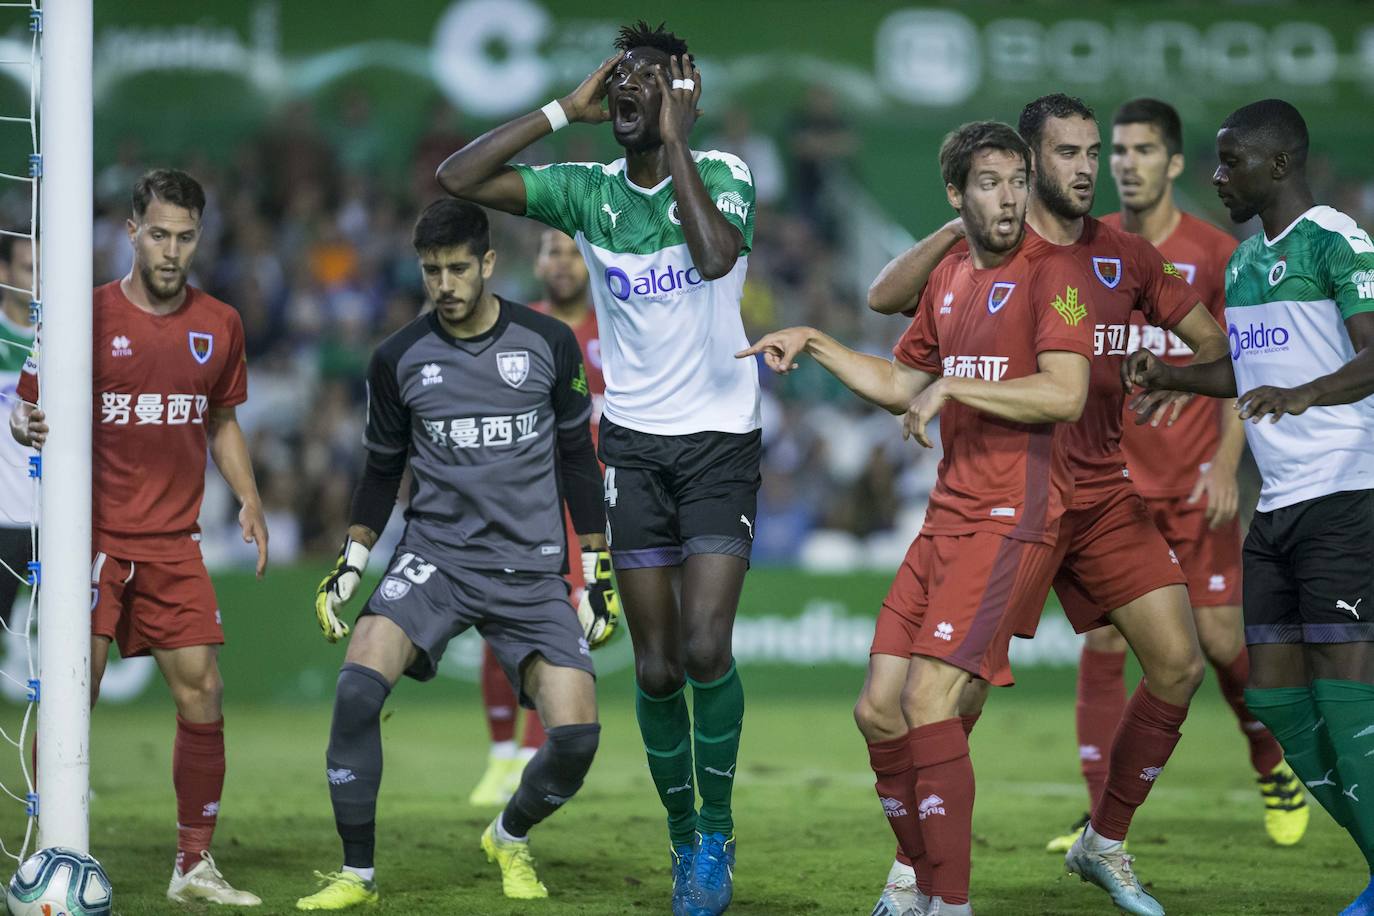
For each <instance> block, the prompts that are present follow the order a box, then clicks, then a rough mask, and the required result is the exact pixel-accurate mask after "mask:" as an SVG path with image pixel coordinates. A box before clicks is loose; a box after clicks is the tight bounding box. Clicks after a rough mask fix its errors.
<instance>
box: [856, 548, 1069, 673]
mask: <svg viewBox="0 0 1374 916" xmlns="http://www.w3.org/2000/svg"><path fill="white" fill-rule="evenodd" d="M1056 565H1057V563H1056V558H1055V553H1054V548H1053V546H1051V545H1049V544H1035V543H1028V542H1026V541H1016V540H1012V539H1011V538H1008V537H1005V536H1003V535H1001V534H997V533H995V532H991V531H976V532H974V533H972V534H961V535H927V534H922V535H920V536H919V537H917V538H916V540H915V541H913V542H912V544H911V547H910V549H908V550H907V554H906V559H904V560H903V561H902V565H901V568H900V569H898V570H897V577H896V578H895V579H894V580H893V582H892V588H891V589H890V590H889V591H888V593H887V598H885V599H884V600H883V607H882V610H881V611H879V612H878V623H877V627H876V629H875V632H874V634H873V647H872V648H871V649H869V654H871V655H872V654H876V655H896V656H900V657H901V658H909V657H911V656H913V655H925V656H929V657H931V658H938V659H940V660H941V661H944V662H948V663H949V664H951V665H953V666H954V667H956V668H962V669H963V670H965V671H967V672H969V673H970V674H972V675H974V676H975V677H980V678H982V679H983V680H985V681H988V682H989V683H991V684H993V685H994V686H997V687H1007V686H1010V685H1011V683H1012V677H1011V665H1010V663H1009V662H1008V661H1007V645H1008V644H1009V643H1010V642H1011V637H1012V634H1013V632H1014V631H1015V628H1016V623H1017V621H1019V620H1022V619H1024V618H1025V617H1026V616H1027V615H1029V614H1030V613H1031V609H1034V612H1035V613H1036V614H1039V613H1040V609H1041V608H1043V607H1044V606H1045V598H1046V596H1047V595H1048V594H1049V590H1050V581H1051V580H1052V579H1053V578H1054V570H1055V567H1056Z"/></svg>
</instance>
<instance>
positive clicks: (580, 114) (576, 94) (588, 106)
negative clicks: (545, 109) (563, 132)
mask: <svg viewBox="0 0 1374 916" xmlns="http://www.w3.org/2000/svg"><path fill="white" fill-rule="evenodd" d="M624 56H625V52H624V51H617V52H616V53H615V54H612V55H611V56H610V57H608V58H606V59H605V60H603V61H602V62H601V66H599V67H597V68H596V69H595V70H593V71H592V73H591V75H589V76H588V77H587V78H586V79H584V80H583V81H582V83H581V85H579V86H578V87H577V88H576V89H574V90H573V91H572V92H571V93H570V94H569V95H565V96H564V97H563V98H561V99H559V100H558V104H560V105H562V106H563V113H564V114H565V115H567V116H568V120H569V121H581V122H582V123H584V124H600V123H602V122H604V121H609V120H610V119H611V113H610V112H609V111H608V110H607V109H606V108H605V106H603V105H602V104H601V103H602V102H603V101H605V99H606V90H607V88H608V86H609V83H610V79H611V71H612V70H614V69H615V65H616V64H618V63H620V60H621V58H623V57H624Z"/></svg>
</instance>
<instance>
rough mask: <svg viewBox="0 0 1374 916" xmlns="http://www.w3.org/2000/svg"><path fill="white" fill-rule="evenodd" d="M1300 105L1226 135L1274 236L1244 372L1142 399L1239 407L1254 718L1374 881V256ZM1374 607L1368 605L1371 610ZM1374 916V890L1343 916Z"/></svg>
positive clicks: (1244, 269)
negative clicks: (1253, 478) (1256, 490)
mask: <svg viewBox="0 0 1374 916" xmlns="http://www.w3.org/2000/svg"><path fill="white" fill-rule="evenodd" d="M1307 148H1308V137H1307V125H1306V124H1305V123H1304V121H1303V118H1302V115H1300V114H1299V113H1298V110H1297V109H1296V108H1294V107H1293V106H1292V105H1290V104H1288V103H1287V102H1284V101H1282V100H1279V99H1266V100H1264V101H1261V102H1255V103H1253V104H1250V105H1246V106H1245V107H1243V108H1239V109H1237V110H1236V111H1234V112H1232V114H1231V115H1230V116H1229V117H1228V118H1227V119H1226V120H1225V121H1224V122H1222V125H1221V129H1220V130H1219V131H1218V132H1217V158H1218V160H1219V164H1218V166H1217V170H1216V173H1215V174H1214V175H1213V178H1212V181H1213V184H1215V185H1216V186H1217V194H1218V195H1219V196H1220V197H1221V199H1222V202H1223V203H1225V204H1226V208H1227V209H1228V210H1229V211H1230V213H1231V218H1232V219H1234V220H1235V221H1236V222H1245V221H1247V220H1249V219H1251V218H1253V217H1254V216H1256V215H1258V216H1259V217H1260V220H1261V222H1262V223H1263V229H1264V231H1263V232H1262V233H1260V234H1257V235H1255V236H1253V237H1251V238H1249V239H1247V240H1246V241H1245V242H1243V243H1242V244H1241V245H1240V247H1239V248H1237V249H1236V251H1235V254H1233V255H1232V256H1231V261H1230V263H1229V264H1228V265H1227V268H1226V318H1227V324H1228V325H1229V333H1230V338H1231V354H1230V358H1229V359H1220V360H1217V361H1215V362H1211V363H1205V364H1201V365H1197V364H1195V365H1190V366H1168V365H1165V364H1164V363H1163V362H1161V361H1160V360H1159V359H1158V358H1156V357H1155V356H1154V355H1153V354H1151V353H1150V352H1149V351H1147V350H1142V351H1139V352H1137V353H1133V354H1131V356H1130V357H1129V358H1128V360H1127V362H1126V364H1125V365H1124V366H1123V369H1122V373H1123V379H1124V381H1125V382H1126V384H1127V387H1128V388H1129V387H1130V386H1132V385H1138V386H1140V387H1143V388H1147V389H1175V390H1184V391H1194V392H1197V393H1199V394H1206V395H1211V396H1213V397H1223V398H1225V397H1234V396H1235V395H1236V393H1237V392H1238V391H1239V392H1240V398H1239V400H1238V402H1237V407H1238V409H1239V410H1240V416H1241V419H1243V420H1250V421H1251V422H1250V423H1249V424H1248V425H1247V426H1246V435H1247V438H1248V440H1249V442H1250V449H1251V451H1252V452H1253V453H1254V455H1255V460H1256V462H1257V463H1258V464H1259V468H1260V474H1261V476H1262V477H1263V486H1262V488H1261V490H1260V500H1259V507H1258V511H1257V512H1256V513H1255V518H1254V521H1253V523H1252V524H1251V527H1250V533H1249V535H1248V536H1247V537H1246V540H1245V551H1244V571H1245V588H1244V610H1245V638H1246V642H1247V644H1248V646H1249V651H1250V660H1251V664H1250V685H1249V688H1248V689H1247V690H1246V691H1245V702H1246V705H1247V706H1248V707H1249V708H1250V710H1251V711H1252V712H1253V713H1254V715H1255V716H1256V718H1258V719H1259V720H1260V721H1261V722H1263V723H1264V724H1265V725H1266V726H1268V727H1269V730H1270V731H1271V732H1273V733H1274V737H1276V738H1277V739H1278V740H1279V743H1280V744H1282V745H1283V750H1284V756H1285V757H1286V758H1287V760H1288V762H1289V764H1290V765H1291V766H1292V768H1293V769H1294V771H1296V772H1297V774H1298V775H1299V776H1300V777H1301V778H1302V780H1303V781H1304V782H1305V783H1306V784H1307V787H1308V789H1309V791H1311V793H1312V795H1313V796H1314V797H1315V798H1316V799H1317V801H1319V802H1320V803H1321V805H1322V807H1324V808H1325V809H1326V810H1327V812H1328V813H1329V814H1330V815H1331V816H1332V817H1333V818H1335V820H1336V822H1337V823H1339V824H1340V825H1341V826H1342V827H1344V828H1346V830H1348V831H1349V832H1350V834H1351V836H1352V837H1353V838H1354V839H1355V842H1356V843H1357V844H1358V845H1359V847H1360V849H1361V851H1362V852H1363V853H1364V856H1365V859H1366V860H1367V862H1368V863H1369V865H1370V868H1371V870H1374V756H1371V755H1374V652H1371V643H1374V616H1371V613H1370V612H1371V610H1374V397H1371V395H1374V243H1371V241H1370V238H1369V235H1368V234H1367V233H1366V232H1365V231H1364V230H1362V229H1360V227H1359V226H1357V225H1356V224H1355V221H1354V220H1352V219H1351V218H1350V217H1349V216H1346V215H1345V214H1344V213H1341V212H1340V211H1338V210H1334V209H1332V208H1331V207H1326V206H1317V205H1316V204H1315V201H1314V200H1313V198H1312V191H1311V189H1310V188H1309V186H1308V184H1307V175H1306V162H1307ZM1364 601H1370V602H1371V604H1369V605H1365V604H1364V603H1363V602H1364ZM1371 913H1374V881H1371V882H1370V885H1369V886H1368V887H1367V888H1366V889H1365V891H1364V892H1363V893H1362V894H1360V896H1359V897H1358V898H1357V899H1356V900H1355V901H1354V902H1353V903H1352V904H1351V905H1350V906H1349V907H1347V908H1346V909H1345V910H1344V911H1343V913H1342V916H1360V914H1371Z"/></svg>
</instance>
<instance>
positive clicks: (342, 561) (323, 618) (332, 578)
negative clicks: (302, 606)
mask: <svg viewBox="0 0 1374 916" xmlns="http://www.w3.org/2000/svg"><path fill="white" fill-rule="evenodd" d="M370 554H371V551H370V550H368V549H367V548H366V547H364V546H363V545H362V544H360V543H358V542H357V541H355V540H353V539H352V538H348V539H346V540H345V541H344V545H343V549H342V550H340V551H339V559H338V562H336V563H335V564H334V569H333V570H331V571H330V573H329V575H327V576H325V577H324V579H323V580H321V581H320V587H319V588H317V589H315V619H316V620H317V621H319V624H320V631H321V632H322V633H324V638H325V639H327V640H329V641H330V642H338V641H339V640H340V639H342V638H343V637H345V636H347V635H348V624H346V623H344V622H343V621H342V620H340V619H339V617H338V611H339V608H341V607H343V605H344V604H345V603H346V602H347V601H348V599H350V598H352V597H353V593H354V592H355V591H357V590H358V583H359V582H361V581H362V578H363V570H364V569H366V568H367V558H368V556H369V555H370Z"/></svg>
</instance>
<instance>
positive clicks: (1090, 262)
mask: <svg viewBox="0 0 1374 916" xmlns="http://www.w3.org/2000/svg"><path fill="white" fill-rule="evenodd" d="M1026 235H1027V236H1028V237H1029V238H1033V239H1035V240H1036V241H1037V242H1040V243H1043V244H1049V243H1047V242H1045V241H1044V239H1042V238H1041V237H1040V236H1039V235H1038V234H1036V233H1035V231H1034V230H1033V229H1031V228H1030V226H1029V225H1027V226H1026ZM1055 247H1058V248H1059V250H1060V251H1062V252H1064V253H1066V254H1068V255H1069V256H1070V257H1071V258H1072V259H1073V260H1074V261H1075V262H1077V264H1078V270H1079V274H1078V276H1077V277H1076V278H1075V280H1074V282H1075V285H1076V286H1077V287H1078V289H1079V292H1080V295H1081V296H1082V299H1083V301H1084V302H1086V303H1087V306H1088V312H1089V318H1088V320H1089V321H1090V322H1091V323H1092V326H1093V366H1092V383H1091V387H1090V388H1089V391H1088V403H1087V405H1086V406H1084V408H1083V416H1082V418H1081V419H1079V421H1078V422H1077V423H1075V424H1074V425H1073V426H1072V427H1071V428H1070V429H1069V465H1070V467H1071V468H1072V469H1073V479H1074V502H1073V504H1074V506H1087V505H1092V504H1093V503H1096V502H1097V501H1098V500H1099V499H1100V498H1101V496H1102V492H1103V489H1104V488H1110V487H1113V486H1116V485H1118V484H1120V483H1121V481H1122V480H1123V479H1124V478H1125V477H1126V476H1127V474H1126V456H1125V455H1124V454H1123V453H1122V451H1121V412H1122V409H1123V405H1124V404H1125V396H1124V392H1123V391H1122V389H1121V363H1122V361H1123V360H1125V358H1126V354H1127V353H1128V352H1129V350H1128V349H1127V346H1126V345H1127V343H1128V341H1129V337H1130V325H1131V312H1132V311H1135V310H1137V309H1138V310H1140V311H1141V312H1143V313H1144V315H1145V319H1146V320H1147V321H1149V322H1150V324H1152V325H1155V326H1156V327H1161V328H1164V329H1166V330H1168V329H1171V328H1173V327H1174V326H1175V325H1177V324H1178V323H1179V322H1180V321H1182V320H1183V318H1184V317H1185V316H1186V315H1187V314H1188V313H1189V312H1190V311H1192V310H1193V306H1195V305H1197V303H1198V294H1197V291H1196V290H1194V289H1193V288H1192V287H1191V286H1189V285H1188V281H1187V280H1185V279H1183V276H1182V275H1181V274H1180V273H1179V272H1178V271H1177V270H1176V269H1175V268H1174V266H1173V265H1172V264H1170V263H1169V262H1168V261H1166V260H1165V259H1164V256H1163V255H1161V254H1160V253H1159V252H1158V251H1157V250H1155V247H1154V246H1153V245H1151V244H1150V243H1149V242H1147V241H1145V239H1143V238H1141V237H1140V236H1138V235H1132V234H1131V233H1129V232H1122V231H1121V230H1120V229H1113V228H1111V227H1110V226H1107V225H1104V224H1103V223H1102V222H1100V221H1099V220H1096V219H1093V218H1092V217H1091V216H1087V217H1084V218H1083V234H1082V235H1080V236H1079V237H1078V241H1077V242H1074V243H1073V244H1072V245H1063V246H1055Z"/></svg>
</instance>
